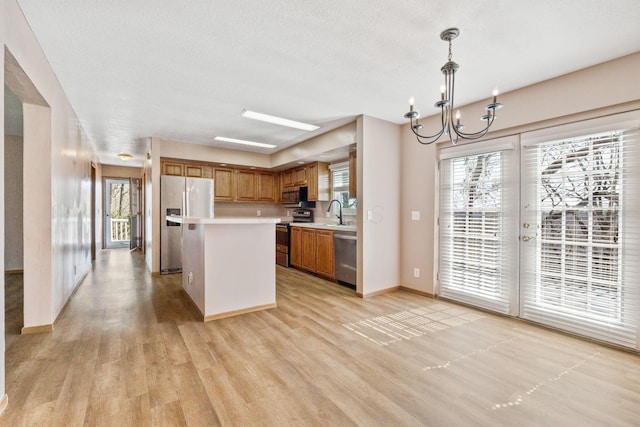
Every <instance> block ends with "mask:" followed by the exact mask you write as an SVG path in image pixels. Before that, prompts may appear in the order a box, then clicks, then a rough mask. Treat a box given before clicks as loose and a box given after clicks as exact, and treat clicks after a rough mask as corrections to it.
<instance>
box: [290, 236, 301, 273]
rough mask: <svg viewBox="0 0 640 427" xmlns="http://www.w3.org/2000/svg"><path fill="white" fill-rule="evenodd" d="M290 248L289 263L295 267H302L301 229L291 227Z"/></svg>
mask: <svg viewBox="0 0 640 427" xmlns="http://www.w3.org/2000/svg"><path fill="white" fill-rule="evenodd" d="M289 246H290V248H289V257H290V258H289V263H290V264H291V265H293V266H294V267H302V229H301V228H300V227H291V237H290V241H289Z"/></svg>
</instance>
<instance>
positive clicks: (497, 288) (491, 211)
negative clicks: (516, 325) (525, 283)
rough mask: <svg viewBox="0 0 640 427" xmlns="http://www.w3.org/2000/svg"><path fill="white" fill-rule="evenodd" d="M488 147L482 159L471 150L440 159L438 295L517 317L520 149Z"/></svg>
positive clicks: (452, 151) (449, 153) (450, 152)
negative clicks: (518, 157)
mask: <svg viewBox="0 0 640 427" xmlns="http://www.w3.org/2000/svg"><path fill="white" fill-rule="evenodd" d="M488 144H490V143H487V142H486V141H485V142H484V143H483V144H477V145H476V146H477V147H478V150H482V151H480V153H479V154H472V153H471V152H470V149H471V150H472V149H473V145H470V146H465V147H456V148H455V149H447V150H446V153H443V154H444V155H442V156H441V165H440V167H441V171H440V180H441V182H440V196H441V198H440V217H439V223H440V268H439V283H440V290H439V295H440V296H443V297H445V298H449V299H453V300H457V301H461V302H464V303H468V304H473V305H477V306H479V307H483V308H486V309H489V310H493V311H497V312H500V313H505V314H514V310H515V309H516V308H517V303H516V299H515V298H516V292H515V291H516V286H517V280H516V279H517V276H516V274H517V259H518V256H517V251H514V250H513V249H512V248H513V247H514V246H516V245H517V243H516V242H517V237H516V233H517V217H515V218H514V215H513V210H514V209H517V191H518V188H517V184H516V183H517V179H514V173H517V168H516V167H514V165H517V157H516V153H515V151H516V150H514V149H513V148H512V147H513V144H507V145H505V144H504V143H501V144H495V143H494V147H495V148H494V149H495V151H489V150H490V146H489V145H488ZM474 145H475V144H474ZM505 147H506V148H505ZM457 148H459V153H460V155H459V156H456V149H457Z"/></svg>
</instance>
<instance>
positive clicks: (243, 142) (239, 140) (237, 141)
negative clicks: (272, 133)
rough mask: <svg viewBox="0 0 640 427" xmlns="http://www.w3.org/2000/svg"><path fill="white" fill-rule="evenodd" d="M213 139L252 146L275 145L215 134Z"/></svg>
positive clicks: (270, 146)
mask: <svg viewBox="0 0 640 427" xmlns="http://www.w3.org/2000/svg"><path fill="white" fill-rule="evenodd" d="M213 139H215V140H216V141H224V142H232V143H234V144H242V145H251V146H253V147H262V148H276V147H277V145H273V144H265V143H263V142H255V141H245V140H244V139H236V138H227V137H226V136H216V137H215V138H213Z"/></svg>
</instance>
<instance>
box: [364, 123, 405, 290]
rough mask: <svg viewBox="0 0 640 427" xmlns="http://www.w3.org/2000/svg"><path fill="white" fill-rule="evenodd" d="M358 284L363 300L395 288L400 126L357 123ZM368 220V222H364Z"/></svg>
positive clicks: (397, 276)
mask: <svg viewBox="0 0 640 427" xmlns="http://www.w3.org/2000/svg"><path fill="white" fill-rule="evenodd" d="M357 126H358V217H359V218H361V219H360V221H359V223H358V283H357V286H356V291H357V292H358V294H360V295H362V296H364V297H366V296H367V295H370V294H375V293H377V292H381V291H383V290H385V289H389V288H393V287H395V286H398V285H399V284H400V270H399V266H400V217H399V214H400V192H399V191H398V190H399V189H400V154H401V151H400V150H401V148H400V129H401V127H400V126H399V125H396V124H394V123H389V122H385V121H383V120H379V119H375V118H373V117H368V116H361V117H360V118H358V125H357ZM369 214H370V215H371V217H369Z"/></svg>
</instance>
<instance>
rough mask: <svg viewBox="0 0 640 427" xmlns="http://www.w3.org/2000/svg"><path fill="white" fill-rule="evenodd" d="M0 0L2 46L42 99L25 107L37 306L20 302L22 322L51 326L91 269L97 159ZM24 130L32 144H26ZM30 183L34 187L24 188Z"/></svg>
mask: <svg viewBox="0 0 640 427" xmlns="http://www.w3.org/2000/svg"><path fill="white" fill-rule="evenodd" d="M1 5H2V6H1V7H2V17H3V22H4V31H3V32H2V39H1V40H0V41H1V42H2V43H1V44H3V45H4V46H6V48H7V49H8V50H9V51H10V52H11V54H12V55H13V57H14V58H15V60H16V62H17V64H18V65H19V67H20V68H21V70H23V71H24V74H25V75H26V76H27V79H28V83H29V85H30V86H32V87H33V91H35V92H37V94H38V95H39V96H40V97H41V98H42V99H43V100H44V101H43V103H44V104H42V103H39V104H38V105H32V104H25V108H24V114H25V125H24V126H25V133H24V141H25V145H24V155H25V158H27V159H29V172H28V173H25V174H24V187H25V219H24V220H25V224H28V225H29V226H28V227H25V247H24V251H25V254H26V255H27V256H26V257H25V286H26V281H27V275H28V274H37V276H38V280H37V281H36V285H35V286H36V290H35V291H34V292H35V293H37V295H38V301H39V302H40V303H41V304H43V306H42V307H41V308H42V309H41V310H39V311H38V313H34V312H33V311H34V310H32V309H31V308H29V307H27V305H26V304H25V327H35V326H43V325H51V324H52V323H53V322H54V321H55V319H56V317H57V315H58V313H59V312H60V310H61V309H62V307H63V306H64V304H65V303H66V301H67V300H68V298H69V296H70V295H71V293H72V292H73V290H74V289H75V287H76V286H77V285H78V284H79V282H80V280H81V279H82V278H83V277H84V275H85V274H86V273H87V272H88V271H89V269H90V267H91V261H90V257H91V251H90V249H91V248H90V242H91V234H90V233H91V222H90V221H91V212H90V206H91V161H92V160H93V161H96V162H97V159H96V157H95V155H94V152H93V149H92V147H91V144H90V143H89V141H88V138H87V137H86V135H85V134H84V132H83V130H82V128H81V126H80V124H79V121H78V119H77V117H76V115H75V113H74V111H73V109H72V108H71V105H70V104H69V101H68V100H67V98H66V95H65V94H64V92H63V90H62V88H61V87H60V84H59V82H58V80H57V78H56V76H55V74H54V73H53V71H52V70H51V68H50V66H49V63H48V61H47V59H46V57H45V56H44V54H43V53H42V51H41V49H40V46H39V44H38V41H37V40H36V38H35V36H34V34H33V33H32V32H31V29H30V27H29V25H28V24H27V22H26V20H25V19H24V16H23V14H22V12H21V10H20V8H19V6H18V4H17V2H16V1H15V0H5V1H3V2H2V3H1ZM4 78H5V80H4V83H6V76H5V77H4ZM12 91H13V92H14V93H15V94H16V96H18V97H19V98H20V97H21V95H20V94H19V93H17V92H16V91H15V90H13V89H12ZM21 99H22V101H23V102H24V101H25V100H24V99H23V98H21ZM3 109H4V107H3ZM27 110H29V111H27ZM28 116H30V117H31V119H30V122H28V121H27V118H28ZM49 123H50V124H49ZM42 126H44V127H45V128H46V127H47V126H48V129H42V128H41V127H42ZM29 132H31V137H33V140H34V141H40V143H39V145H38V143H36V144H35V145H34V146H33V147H31V148H30V145H29V141H28V137H29ZM31 137H29V138H31ZM45 139H48V140H47V141H46V142H44V140H45ZM32 149H33V151H31V152H29V153H28V150H32ZM1 187H4V185H2V186H1ZM29 188H36V189H37V190H36V191H34V192H33V193H30V192H29V190H28V189H29ZM29 194H31V196H30V195H29ZM27 215H30V217H29V218H27ZM28 231H29V232H32V233H34V234H35V235H37V236H38V239H37V241H36V239H31V238H29V237H28V236H27V232H28ZM28 242H31V243H30V244H33V247H34V249H33V251H32V250H31V249H29V248H28ZM3 246H4V245H3ZM34 257H37V259H38V267H37V268H36V269H34V270H32V271H31V273H29V271H28V270H29V267H28V265H27V262H28V260H29V259H33V258H34ZM25 292H27V291H26V290H25ZM32 315H33V318H31V317H30V316H32Z"/></svg>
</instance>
